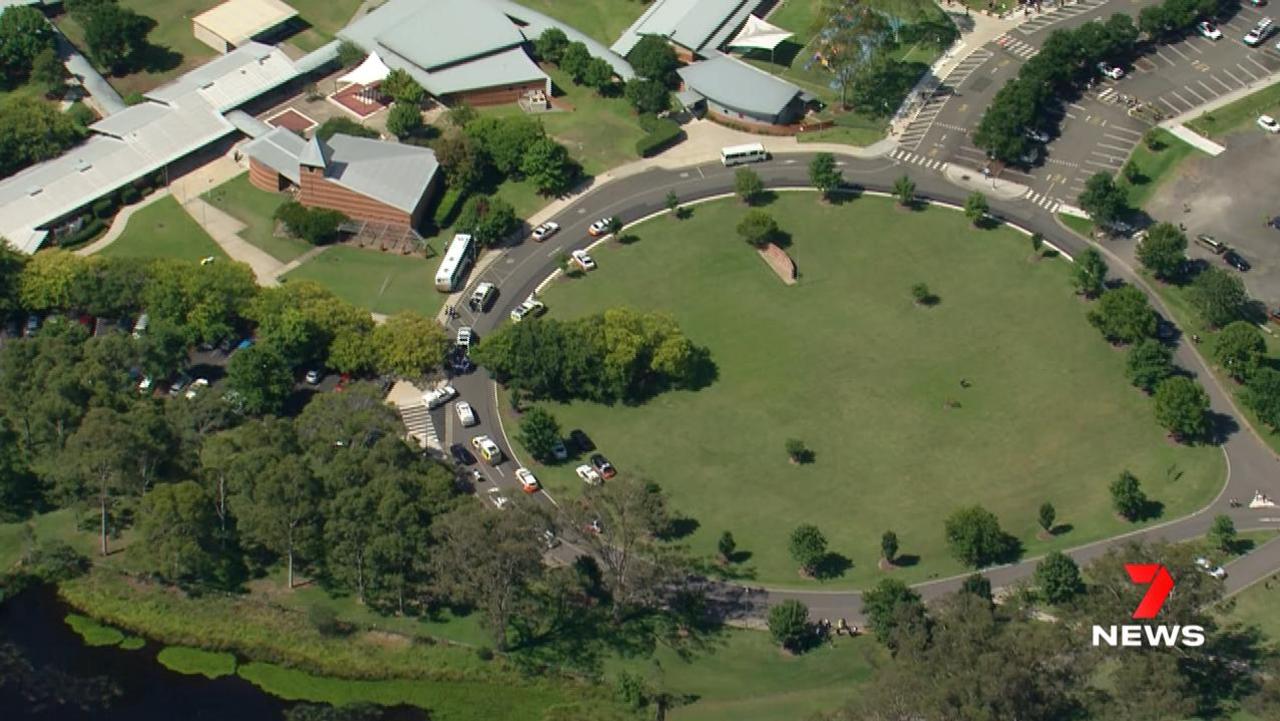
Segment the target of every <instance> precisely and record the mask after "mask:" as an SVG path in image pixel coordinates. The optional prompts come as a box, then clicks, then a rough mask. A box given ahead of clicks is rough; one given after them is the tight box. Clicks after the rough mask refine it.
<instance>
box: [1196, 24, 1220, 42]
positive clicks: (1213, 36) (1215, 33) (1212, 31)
mask: <svg viewBox="0 0 1280 721" xmlns="http://www.w3.org/2000/svg"><path fill="white" fill-rule="evenodd" d="M1196 30H1198V31H1199V32H1200V34H1201V35H1203V36H1204V37H1206V38H1209V39H1210V40H1221V39H1222V31H1221V30H1219V29H1218V26H1217V25H1214V24H1213V23H1212V22H1210V21H1208V20H1201V21H1200V22H1198V23H1196Z"/></svg>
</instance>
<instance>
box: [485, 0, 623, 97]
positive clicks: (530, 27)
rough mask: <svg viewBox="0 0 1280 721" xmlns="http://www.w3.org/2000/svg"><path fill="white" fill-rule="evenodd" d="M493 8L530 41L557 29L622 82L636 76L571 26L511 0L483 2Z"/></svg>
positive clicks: (592, 39) (611, 54) (607, 50)
mask: <svg viewBox="0 0 1280 721" xmlns="http://www.w3.org/2000/svg"><path fill="white" fill-rule="evenodd" d="M484 1H485V2H487V3H489V4H490V5H492V6H493V7H495V8H497V9H498V10H500V11H501V12H502V13H503V14H504V15H506V16H507V17H509V18H513V19H515V20H517V21H518V22H519V24H520V29H521V32H523V33H524V36H525V37H526V38H528V39H530V40H533V39H535V38H537V37H538V36H540V35H542V33H543V32H544V31H545V30H546V29H547V28H559V29H560V30H561V31H562V32H564V34H565V36H566V37H567V38H569V42H579V43H582V44H583V45H586V46H587V51H588V52H590V53H591V55H592V57H597V58H603V59H604V60H605V62H607V63H609V65H611V66H613V72H614V73H616V74H617V75H618V77H620V78H622V79H623V80H630V79H631V78H634V77H635V76H636V73H635V70H633V69H632V68H631V64H630V63H628V62H627V61H626V59H625V58H623V57H622V56H621V55H619V54H617V53H615V52H613V51H612V50H610V49H609V48H607V47H605V46H604V44H603V43H601V42H599V41H598V40H596V39H594V38H592V37H590V36H588V35H585V34H583V33H582V32H581V31H580V30H578V29H576V28H574V27H573V26H571V25H568V24H566V23H563V22H561V21H559V20H557V19H555V18H553V17H550V16H548V15H545V14H543V13H540V12H538V11H537V10H534V9H532V8H527V7H525V6H524V5H521V4H519V3H516V2H512V0H484Z"/></svg>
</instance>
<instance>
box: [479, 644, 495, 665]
mask: <svg viewBox="0 0 1280 721" xmlns="http://www.w3.org/2000/svg"><path fill="white" fill-rule="evenodd" d="M476 658H478V659H480V660H481V661H492V660H493V649H491V648H489V647H488V646H481V647H480V648H477V649H476Z"/></svg>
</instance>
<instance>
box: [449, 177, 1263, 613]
mask: <svg viewBox="0 0 1280 721" xmlns="http://www.w3.org/2000/svg"><path fill="white" fill-rule="evenodd" d="M811 158H812V155H811V154H786V155H778V156H775V157H774V158H773V159H771V160H770V161H768V162H766V163H757V164H755V165H753V166H752V168H753V169H754V170H755V171H756V172H757V173H759V174H760V176H761V178H762V179H763V180H764V183H765V185H766V186H767V187H770V188H796V187H806V186H808V163H809V160H810V159H811ZM837 159H838V161H839V162H840V164H841V170H842V171H843V173H844V179H845V183H846V185H847V186H849V188H850V189H851V190H859V189H866V190H887V189H889V188H890V187H891V186H892V184H893V181H894V180H895V179H896V178H898V177H900V176H902V175H903V174H904V173H905V174H907V175H909V176H911V178H912V180H914V181H915V183H916V187H917V194H918V195H919V196H920V197H921V198H927V199H930V200H939V201H944V202H949V203H953V204H957V205H960V204H963V202H964V198H965V197H966V196H967V195H968V192H969V191H968V190H965V189H961V188H959V187H957V186H955V185H952V184H951V183H949V182H948V181H947V180H946V179H944V178H943V177H942V176H940V175H937V174H935V173H932V172H929V171H925V170H924V169H922V168H919V167H916V166H913V165H902V164H899V163H897V162H895V161H893V160H890V159H888V158H876V159H862V158H855V157H851V156H837ZM733 172H734V170H733V169H728V168H724V167H723V166H721V164H720V163H719V162H718V160H717V161H714V162H709V163H706V164H702V165H696V166H690V167H687V168H682V169H677V170H664V169H656V168H655V169H650V170H647V171H645V172H642V173H639V174H636V175H632V176H628V177H625V178H621V179H618V180H615V181H613V182H610V183H607V184H605V185H603V186H601V187H599V188H597V189H594V190H592V191H589V192H587V193H585V194H584V195H583V196H581V197H580V198H578V199H576V200H575V201H574V202H572V203H571V204H570V205H569V206H568V207H566V208H565V209H564V210H563V211H561V212H560V213H559V214H557V215H556V216H555V217H554V218H553V220H555V221H556V222H558V223H559V224H560V226H561V230H560V233H559V234H557V235H556V236H554V237H553V238H551V239H550V240H548V241H547V242H545V243H542V244H539V243H535V242H532V241H529V240H526V241H523V242H521V243H519V244H516V245H513V246H511V247H509V248H507V249H506V250H505V251H504V252H503V253H502V255H501V257H499V258H498V259H497V260H496V262H494V263H492V264H491V265H489V266H488V267H487V268H486V269H485V270H484V271H483V272H482V273H478V274H473V277H472V278H471V283H470V285H468V287H467V292H466V294H464V295H463V296H462V297H464V298H465V297H467V295H468V294H469V293H470V290H471V288H473V287H474V285H475V284H476V283H478V282H480V281H482V280H483V281H490V282H492V283H495V284H496V285H497V286H498V289H499V297H498V299H497V300H496V301H495V302H494V304H493V307H492V308H491V309H490V310H489V312H488V313H485V314H482V315H479V316H477V315H475V314H472V313H471V311H470V310H469V309H468V308H466V307H465V304H460V305H459V308H458V310H459V312H460V313H461V317H460V318H458V319H457V320H454V321H453V325H454V326H455V327H456V326H459V325H471V326H473V327H474V328H475V330H476V332H477V333H478V334H479V335H480V336H481V337H483V336H484V335H485V334H486V333H488V332H491V331H493V330H494V328H496V327H497V326H498V325H499V324H501V323H502V322H503V321H505V320H507V316H508V314H509V312H510V310H511V309H512V308H513V307H515V306H516V305H518V304H519V303H520V302H521V301H522V300H524V299H525V298H526V297H528V296H529V294H530V293H532V292H533V291H534V289H535V288H536V287H537V286H538V284H539V283H541V282H542V281H543V280H544V279H545V278H546V277H547V276H548V274H549V273H550V272H552V271H553V270H554V269H555V268H556V267H557V266H558V261H557V259H558V258H559V257H560V255H561V254H562V253H567V252H568V251H570V250H573V249H576V248H582V247H585V246H586V245H588V244H589V243H590V242H591V241H592V240H593V239H591V238H590V237H589V236H588V235H587V232H586V230H587V226H588V225H589V224H590V223H591V222H593V221H594V220H596V219H598V218H601V217H607V216H610V215H616V216H618V217H620V218H621V219H622V220H623V222H624V223H631V222H634V221H636V220H638V219H640V218H643V217H645V216H647V215H650V214H652V213H655V212H659V211H661V210H663V209H665V202H664V201H665V198H666V195H667V193H668V191H674V192H675V193H676V195H677V196H679V198H680V200H681V202H682V203H687V202H689V201H693V200H697V199H700V198H706V197H710V196H714V195H721V194H725V193H732V192H733ZM990 204H991V211H992V214H993V215H995V216H996V217H998V218H1000V219H1002V220H1006V221H1009V222H1012V223H1014V224H1017V225H1020V226H1022V227H1023V228H1025V229H1027V230H1032V231H1038V232H1040V233H1042V234H1043V235H1044V236H1045V238H1046V239H1047V240H1048V241H1049V242H1050V243H1052V244H1054V245H1055V246H1057V247H1058V248H1060V249H1062V250H1063V251H1065V252H1066V253H1067V254H1068V255H1073V256H1074V255H1076V254H1077V253H1079V252H1080V251H1082V250H1084V249H1085V247H1087V245H1088V244H1087V243H1086V241H1084V240H1082V239H1081V238H1080V237H1078V236H1076V235H1075V234H1074V233H1072V232H1070V231H1068V230H1067V229H1065V228H1064V227H1062V226H1061V225H1060V224H1059V223H1058V222H1057V221H1056V219H1055V218H1053V216H1051V215H1049V214H1047V213H1046V212H1045V211H1043V210H1042V209H1040V208H1039V207H1037V206H1035V205H1033V204H1031V203H1030V202H1028V201H1026V200H1015V201H997V200H991V203H990ZM1101 250H1102V251H1103V252H1104V254H1107V251H1106V248H1105V247H1102V248H1101ZM1108 255H1109V254H1108ZM1109 261H1110V262H1109V265H1110V266H1111V272H1112V275H1113V276H1118V277H1121V278H1124V279H1125V280H1126V281H1128V282H1130V283H1136V284H1138V285H1139V286H1140V287H1143V286H1144V284H1143V281H1141V279H1139V278H1137V277H1136V276H1135V275H1134V274H1133V272H1132V271H1131V270H1130V269H1129V268H1127V267H1126V266H1124V265H1123V263H1122V262H1121V261H1120V259H1119V258H1116V257H1114V256H1110V257H1109ZM1152 301H1153V303H1155V305H1156V307H1157V308H1158V309H1163V306H1162V304H1161V303H1160V301H1159V300H1158V299H1157V298H1155V297H1154V296H1153V297H1152ZM1164 315H1165V316H1166V317H1168V315H1169V314H1168V313H1167V312H1165V313H1164ZM1175 360H1176V361H1177V362H1178V363H1179V365H1181V366H1182V367H1183V368H1186V369H1188V370H1190V371H1191V372H1193V373H1194V374H1195V375H1197V376H1199V377H1201V379H1202V381H1204V387H1205V390H1206V391H1207V392H1208V394H1209V397H1210V400H1211V405H1212V410H1213V413H1215V414H1217V415H1218V416H1219V417H1220V418H1221V419H1222V423H1221V425H1222V426H1223V427H1224V428H1227V429H1228V430H1226V432H1225V433H1224V435H1225V440H1224V442H1223V444H1222V448H1223V451H1224V454H1225V455H1226V458H1227V465H1228V479H1227V483H1226V485H1225V487H1224V489H1223V490H1222V492H1221V493H1220V494H1219V496H1218V497H1217V498H1215V499H1214V501H1213V502H1212V503H1211V504H1210V505H1209V506H1207V507H1205V508H1204V509H1202V510H1200V511H1198V512H1196V513H1194V514H1192V515H1190V516H1186V517H1183V518H1179V519H1175V520H1171V521H1167V522H1165V523H1162V524H1159V525H1156V526H1152V527H1148V528H1145V529H1142V530H1139V531H1135V532H1133V533H1129V534H1125V535H1123V536H1118V537H1115V538H1111V539H1107V540H1103V541H1099V542H1096V543H1091V544H1088V545H1084V546H1080V547H1077V548H1075V549H1072V550H1069V551H1067V553H1068V554H1069V555H1071V556H1072V557H1073V558H1075V559H1076V561H1078V562H1080V563H1081V564H1084V563H1087V562H1088V561H1090V560H1091V559H1093V558H1095V557H1097V556H1099V555H1101V554H1103V553H1105V551H1106V550H1107V548H1109V547H1110V546H1112V545H1114V544H1116V543H1118V542H1121V541H1123V540H1158V539H1164V540H1169V541H1178V540H1186V539H1190V538H1194V537H1197V536H1201V535H1203V534H1204V533H1205V532H1206V531H1207V529H1208V528H1209V525H1210V523H1211V522H1212V520H1213V518H1214V516H1216V515H1218V514H1220V513H1225V514H1227V515H1229V516H1231V517H1232V518H1233V519H1234V520H1235V522H1236V526H1237V528H1239V529H1240V530H1250V529H1259V528H1274V529H1277V530H1280V508H1272V509H1259V510H1251V509H1248V508H1239V509H1232V508H1230V507H1229V506H1228V499H1231V498H1238V499H1240V500H1241V501H1244V502H1246V503H1247V502H1248V500H1249V499H1250V498H1252V496H1253V494H1254V491H1255V490H1261V491H1262V492H1263V493H1265V494H1267V495H1268V496H1270V497H1271V498H1280V476H1278V473H1277V472H1278V471H1280V464H1278V461H1280V458H1277V456H1276V455H1275V454H1273V453H1272V452H1271V450H1270V449H1269V448H1267V447H1266V446H1265V445H1264V444H1263V443H1262V441H1261V440H1260V439H1258V438H1257V437H1256V436H1255V435H1254V434H1253V433H1252V432H1251V431H1250V430H1249V428H1248V427H1247V426H1246V425H1245V424H1244V423H1243V422H1241V421H1236V420H1235V419H1236V418H1238V417H1239V413H1238V412H1237V410H1236V409H1235V407H1234V405H1233V403H1232V401H1231V400H1230V398H1229V396H1228V394H1227V393H1225V392H1224V390H1223V388H1222V387H1221V386H1220V385H1219V384H1218V382H1217V381H1216V379H1215V377H1214V376H1213V375H1212V374H1211V373H1210V372H1209V370H1208V368H1207V367H1206V366H1205V364H1204V361H1203V359H1202V358H1201V357H1200V356H1199V354H1198V353H1196V352H1195V351H1194V350H1193V349H1192V348H1191V347H1190V344H1186V343H1182V344H1179V347H1178V348H1177V351H1176V357H1175ZM454 385H455V386H456V387H457V388H458V390H459V391H460V393H461V396H462V397H463V398H466V399H467V400H468V401H470V403H471V404H472V405H473V406H474V407H475V408H476V410H477V412H478V414H479V416H480V419H481V425H480V426H478V427H472V428H469V429H466V431H467V432H466V436H467V437H470V436H472V435H476V434H480V433H487V434H489V435H490V436H492V437H493V438H494V439H495V440H496V441H497V442H498V443H499V445H501V446H503V449H504V451H506V452H507V454H508V458H510V457H511V454H510V445H509V443H508V442H507V439H506V434H505V432H504V431H503V429H502V428H501V421H500V419H499V418H498V409H497V406H496V402H497V401H496V396H495V390H496V389H495V386H494V384H493V383H492V382H491V381H490V380H488V379H487V378H486V377H485V375H484V374H483V373H475V374H472V375H469V376H465V377H460V378H456V379H455V380H454ZM441 415H444V416H446V417H443V418H441V417H440V416H441ZM437 420H438V421H441V422H442V423H444V424H451V425H450V428H451V429H452V426H453V425H456V424H455V419H454V418H453V417H452V414H451V413H448V414H438V415H437ZM437 427H438V428H443V427H444V426H443V425H440V424H437ZM446 435H448V434H446ZM452 440H453V441H454V442H457V441H460V440H463V439H462V438H461V437H460V436H459V437H455V438H453V439H452ZM464 442H465V441H464ZM481 470H482V472H484V473H486V474H487V476H488V478H489V480H490V481H493V482H494V483H496V484H497V485H499V486H502V487H506V488H508V489H509V492H511V493H518V492H519V491H518V490H517V489H516V487H517V486H518V484H517V483H516V481H515V479H514V475H513V471H514V465H513V464H512V462H511V461H508V462H506V463H504V464H502V465H501V466H499V467H497V468H487V467H482V468H481ZM479 490H480V491H482V492H483V491H484V490H485V489H483V488H481V489H479ZM539 495H544V496H545V495H546V494H539ZM548 499H549V497H548ZM549 500H550V499H549ZM568 550H569V551H570V552H571V551H572V549H571V548H570V549H568ZM1036 560H1037V559H1034V558H1032V559H1026V560H1023V561H1021V562H1019V563H1016V564H1012V565H1008V566H1001V567H994V568H990V569H986V570H985V571H984V574H985V575H986V576H987V577H988V578H990V579H991V583H992V585H993V586H995V587H1000V586H1005V585H1008V584H1010V583H1012V582H1014V581H1016V580H1018V579H1021V578H1025V577H1027V576H1029V575H1030V574H1031V573H1032V572H1033V571H1034V569H1035V563H1036ZM1277 570H1280V539H1276V540H1275V541H1272V542H1269V543H1267V544H1264V545H1262V546H1261V547H1259V548H1258V549H1256V550H1254V551H1253V552H1252V553H1250V554H1248V555H1246V556H1244V557H1242V558H1240V559H1238V560H1236V561H1235V562H1233V563H1232V564H1230V565H1229V566H1228V572H1229V574H1230V575H1229V576H1228V578H1227V580H1226V591H1227V593H1233V592H1235V591H1238V590H1241V589H1242V588H1244V587H1246V586H1248V585H1250V584H1252V583H1254V582H1257V581H1259V580H1261V579H1263V578H1265V577H1267V576H1268V575H1270V574H1271V573H1274V572H1275V571H1277ZM962 579H963V576H957V577H953V578H946V579H938V580H934V581H929V582H926V583H922V584H919V585H917V586H916V589H917V590H918V591H919V592H920V593H921V594H922V595H923V596H924V597H925V599H926V600H927V599H931V598H936V597H939V596H941V595H944V594H946V593H949V592H952V591H954V590H956V589H957V588H958V587H959V585H960V582H961V580H962ZM716 591H717V594H718V595H721V596H724V597H732V598H735V599H736V600H738V601H739V602H740V603H741V604H742V607H743V608H744V609H745V610H744V612H743V613H744V614H745V615H759V614H760V612H761V611H762V610H763V608H764V604H767V603H772V602H776V601H780V600H783V599H788V598H796V599H799V600H801V601H804V602H805V603H806V604H807V605H808V606H809V608H810V610H811V612H812V614H813V616H814V617H815V618H816V617H825V618H839V617H843V618H846V619H848V620H849V621H850V622H855V623H861V622H862V614H861V608H862V600H861V594H860V593H859V592H856V591H822V590H788V589H758V588H757V589H746V588H743V587H740V586H734V585H732V584H722V585H719V586H718V587H717V589H716Z"/></svg>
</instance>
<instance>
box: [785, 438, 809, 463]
mask: <svg viewBox="0 0 1280 721" xmlns="http://www.w3.org/2000/svg"><path fill="white" fill-rule="evenodd" d="M783 446H784V447H785V448H786V450H787V458H788V459H789V460H790V461H791V462H792V463H808V462H809V461H810V460H811V459H812V457H813V452H812V451H810V450H809V449H808V448H807V447H805V445H804V441H802V440H800V439H799V438H788V439H787V442H786V443H785V444H783Z"/></svg>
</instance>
